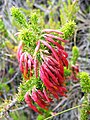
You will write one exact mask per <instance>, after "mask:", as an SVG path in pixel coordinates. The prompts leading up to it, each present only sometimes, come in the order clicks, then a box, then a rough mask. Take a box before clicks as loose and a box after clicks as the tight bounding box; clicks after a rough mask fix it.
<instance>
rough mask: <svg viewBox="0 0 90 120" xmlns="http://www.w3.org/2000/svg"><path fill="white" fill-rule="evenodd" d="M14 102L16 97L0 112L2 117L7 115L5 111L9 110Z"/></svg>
mask: <svg viewBox="0 0 90 120" xmlns="http://www.w3.org/2000/svg"><path fill="white" fill-rule="evenodd" d="M16 103H17V99H14V100H13V101H12V102H11V103H10V104H8V105H7V106H6V108H5V110H4V111H2V112H1V113H0V116H1V117H3V116H5V115H7V112H8V111H9V109H10V108H11V107H13V106H14V105H15V104H16Z"/></svg>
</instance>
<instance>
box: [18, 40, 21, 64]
mask: <svg viewBox="0 0 90 120" xmlns="http://www.w3.org/2000/svg"><path fill="white" fill-rule="evenodd" d="M21 55H22V41H21V42H20V44H19V46H18V50H17V59H18V62H20V57H21Z"/></svg>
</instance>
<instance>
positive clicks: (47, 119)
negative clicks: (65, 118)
mask: <svg viewBox="0 0 90 120" xmlns="http://www.w3.org/2000/svg"><path fill="white" fill-rule="evenodd" d="M82 106H83V105H78V106H75V107H73V108H69V109H67V110H64V111H61V112H59V113H56V114H54V115H52V116H50V117H48V118H45V119H44V120H49V119H50V118H52V117H55V116H57V115H60V114H63V113H65V112H68V111H71V110H74V109H77V108H79V107H82Z"/></svg>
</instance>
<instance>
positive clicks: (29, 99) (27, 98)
mask: <svg viewBox="0 0 90 120" xmlns="http://www.w3.org/2000/svg"><path fill="white" fill-rule="evenodd" d="M24 98H25V102H26V103H27V104H28V106H29V107H30V108H32V109H33V110H34V111H35V112H38V113H40V114H41V112H40V111H39V110H38V109H37V108H36V107H35V106H34V105H33V104H32V102H33V101H32V99H31V97H30V95H29V93H28V92H27V93H26V94H25V97H24Z"/></svg>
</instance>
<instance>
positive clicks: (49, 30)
mask: <svg viewBox="0 0 90 120" xmlns="http://www.w3.org/2000/svg"><path fill="white" fill-rule="evenodd" d="M42 32H46V33H51V32H55V33H58V34H63V33H62V32H60V31H59V30H53V29H44V30H42Z"/></svg>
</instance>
